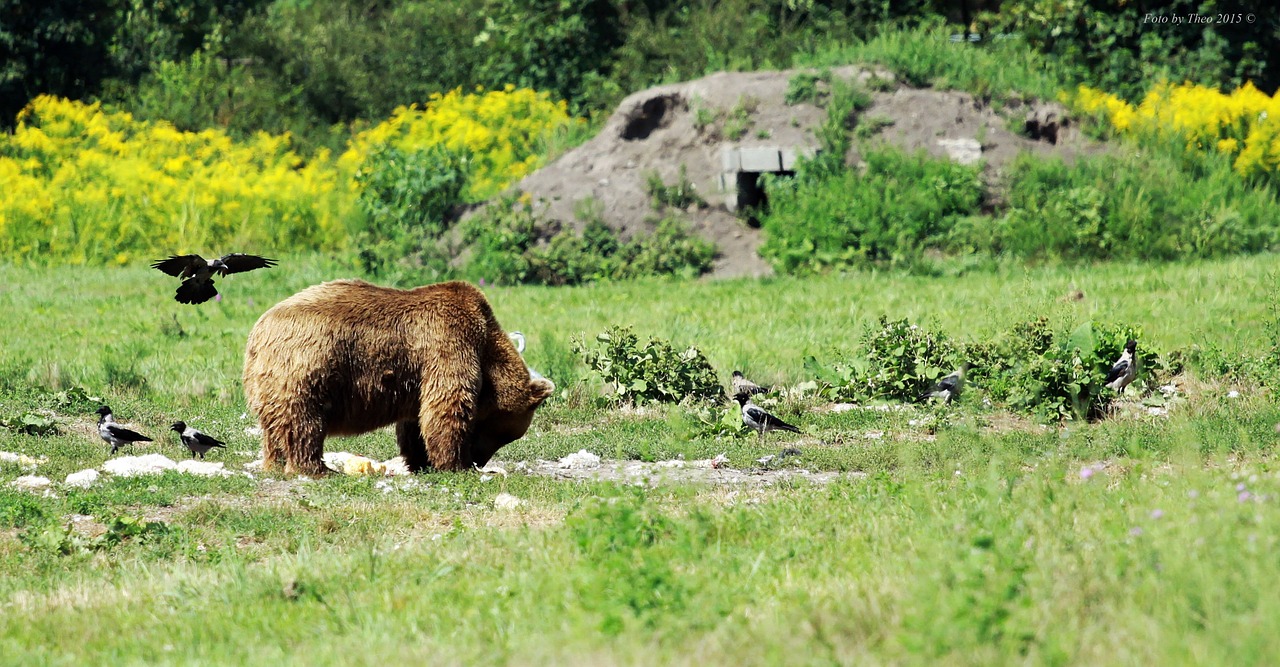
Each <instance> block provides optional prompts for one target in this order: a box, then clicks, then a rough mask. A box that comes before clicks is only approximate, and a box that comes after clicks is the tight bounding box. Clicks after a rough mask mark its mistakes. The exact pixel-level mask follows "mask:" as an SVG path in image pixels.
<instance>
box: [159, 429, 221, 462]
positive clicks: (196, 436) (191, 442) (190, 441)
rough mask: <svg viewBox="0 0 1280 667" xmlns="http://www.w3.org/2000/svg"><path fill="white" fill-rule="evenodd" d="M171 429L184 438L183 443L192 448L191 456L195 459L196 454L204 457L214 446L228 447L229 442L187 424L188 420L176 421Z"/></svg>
mask: <svg viewBox="0 0 1280 667" xmlns="http://www.w3.org/2000/svg"><path fill="white" fill-rule="evenodd" d="M169 430H171V431H174V432H176V433H177V434H178V436H179V437H181V438H182V444H184V445H186V446H187V449H189V450H191V458H193V459H194V458H195V457H196V454H199V455H200V458H201V459H204V453H205V452H207V451H209V450H210V449H213V448H214V447H221V448H223V449H226V447H227V443H225V442H223V441H221V440H219V439H217V438H215V437H213V436H211V435H206V434H204V433H201V432H199V431H197V430H195V429H194V428H192V427H190V426H187V423H186V422H182V421H179V422H174V423H173V426H170V427H169Z"/></svg>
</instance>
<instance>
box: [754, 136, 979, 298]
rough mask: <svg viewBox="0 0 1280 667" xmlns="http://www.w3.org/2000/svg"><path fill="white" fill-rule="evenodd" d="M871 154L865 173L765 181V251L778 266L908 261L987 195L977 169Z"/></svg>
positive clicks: (808, 268) (801, 268) (800, 269)
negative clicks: (766, 200) (766, 196)
mask: <svg viewBox="0 0 1280 667" xmlns="http://www.w3.org/2000/svg"><path fill="white" fill-rule="evenodd" d="M865 158H866V162H867V169H866V172H865V173H863V174H857V173H854V172H848V171H843V172H841V173H837V174H820V175H818V176H816V177H810V176H807V175H806V174H805V173H804V172H802V173H801V174H800V175H799V176H798V177H797V178H796V179H786V178H774V179H768V180H767V181H766V186H765V187H766V192H768V195H769V212H768V213H767V214H766V215H765V216H764V219H763V228H764V231H765V235H766V237H767V238H766V240H765V242H764V244H763V245H762V246H761V248H760V254H761V255H762V256H763V257H765V258H766V259H768V260H769V261H770V263H772V264H773V266H774V268H775V269H776V270H778V271H779V272H781V273H808V272H814V271H823V270H827V269H831V268H846V267H853V266H860V265H861V266H865V265H910V264H911V263H913V262H914V261H916V260H917V259H919V257H920V256H921V254H922V252H923V251H924V249H926V248H928V247H931V246H933V245H937V244H939V243H940V242H941V240H942V239H944V238H946V237H947V235H948V234H949V232H950V230H951V227H952V226H953V224H954V223H955V220H956V219H957V218H958V217H961V216H965V215H968V214H970V213H974V212H976V211H977V209H978V206H979V204H980V203H981V201H982V183H981V180H980V178H979V170H978V169H977V168H976V167H966V166H962V165H958V164H954V163H952V162H949V161H945V160H935V159H931V158H929V157H927V156H925V155H924V154H923V153H921V154H917V155H914V156H912V155H906V154H904V153H902V152H900V151H897V150H893V149H889V148H884V149H877V150H873V151H869V152H868V153H867V154H866V156H865Z"/></svg>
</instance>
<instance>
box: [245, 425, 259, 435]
mask: <svg viewBox="0 0 1280 667" xmlns="http://www.w3.org/2000/svg"><path fill="white" fill-rule="evenodd" d="M244 434H245V435H247V436H249V437H251V438H261V437H262V427H261V426H246V427H244Z"/></svg>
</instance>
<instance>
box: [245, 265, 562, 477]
mask: <svg viewBox="0 0 1280 667" xmlns="http://www.w3.org/2000/svg"><path fill="white" fill-rule="evenodd" d="M554 389H555V385H554V384H552V382H551V381H550V380H547V379H546V378H543V377H540V376H539V377H532V376H531V374H530V372H529V368H528V367H527V366H525V363H524V360H523V359H522V358H521V356H520V353H519V352H517V351H516V348H515V345H513V344H512V342H511V340H510V339H509V338H508V337H507V335H506V334H505V333H503V331H502V328H501V327H500V326H499V325H498V321H497V320H496V319H495V318H494V316H493V310H492V309H491V308H490V307H489V302H488V300H486V299H485V297H484V294H483V293H481V292H480V290H478V289H476V288H475V287H473V286H471V285H470V284H468V283H464V282H448V283H441V284H438V285H427V286H425V287H419V288H417V289H412V290H400V289H393V288H389V287H379V286H377V285H371V284H369V283H366V282H364V281H361V280H335V281H333V282H327V283H323V284H320V285H315V286H313V287H309V288H307V289H305V290H302V291H301V292H298V293H297V294H295V295H293V296H291V297H289V298H287V299H285V300H284V301H281V302H280V303H278V304H276V305H275V306H274V307H272V308H271V309H270V310H268V311H267V312H266V313H263V315H262V317H260V318H258V322H257V324H254V325H253V331H251V332H250V333H249V341H248V344H247V346H246V348H245V355H244V393H245V398H246V399H247V400H248V403H249V408H250V409H251V410H253V412H255V413H256V414H257V415H258V420H259V422H260V423H261V425H262V457H263V460H264V467H266V468H269V469H270V468H278V467H279V465H280V464H281V463H283V464H284V469H285V472H286V473H289V474H306V475H317V474H322V473H323V472H324V470H325V467H324V462H323V460H322V458H321V457H322V455H323V453H324V439H325V437H327V436H330V435H356V434H359V433H366V432H368V431H371V430H373V429H376V428H380V427H383V426H386V425H388V424H395V425H396V440H397V442H398V443H399V444H400V453H401V454H402V455H403V456H404V459H405V463H406V464H407V465H408V467H409V469H410V470H413V471H415V472H417V471H419V470H423V469H425V468H427V467H434V468H436V469H437V470H464V469H467V468H470V467H472V466H473V465H484V464H485V463H487V462H488V461H489V458H490V457H492V456H493V453H494V452H496V451H498V448H500V447H502V446H503V445H505V444H507V443H509V442H511V441H513V440H516V439H518V438H520V437H521V436H523V435H524V434H525V431H527V430H528V428H529V422H530V421H532V419H533V413H534V410H536V409H537V408H538V406H539V405H541V404H542V402H543V401H544V400H546V399H547V397H548V396H550V395H551V392H552V391H553V390H554Z"/></svg>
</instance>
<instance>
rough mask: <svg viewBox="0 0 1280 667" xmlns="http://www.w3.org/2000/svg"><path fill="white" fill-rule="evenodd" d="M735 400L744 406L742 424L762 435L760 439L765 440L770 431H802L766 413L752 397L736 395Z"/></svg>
mask: <svg viewBox="0 0 1280 667" xmlns="http://www.w3.org/2000/svg"><path fill="white" fill-rule="evenodd" d="M733 398H734V400H736V401H737V402H738V405H741V406H742V423H743V424H746V425H747V426H750V427H751V428H753V429H755V430H756V432H757V433H759V434H760V439H761V440H763V439H764V434H766V433H768V432H769V431H790V432H792V433H799V432H800V429H798V428H796V427H794V426H792V425H791V424H788V423H786V422H784V421H782V420H781V419H778V418H777V417H774V416H773V415H771V414H769V413H768V412H765V411H764V410H763V409H761V407H760V406H758V405H756V404H755V403H752V402H751V396H750V395H748V394H741V393H740V394H736V395H734V397H733Z"/></svg>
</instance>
